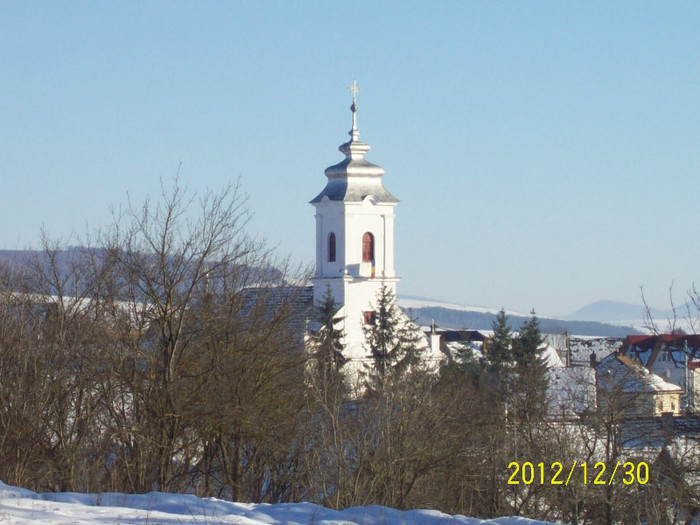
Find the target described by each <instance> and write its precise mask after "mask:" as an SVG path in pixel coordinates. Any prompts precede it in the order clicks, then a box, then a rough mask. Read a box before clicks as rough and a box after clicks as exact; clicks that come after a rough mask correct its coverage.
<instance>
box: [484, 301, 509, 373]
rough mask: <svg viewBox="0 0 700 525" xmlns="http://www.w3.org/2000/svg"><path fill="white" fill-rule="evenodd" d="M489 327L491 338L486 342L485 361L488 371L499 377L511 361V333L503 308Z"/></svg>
mask: <svg viewBox="0 0 700 525" xmlns="http://www.w3.org/2000/svg"><path fill="white" fill-rule="evenodd" d="M491 326H492V330H493V336H491V339H490V340H489V342H488V346H487V352H486V360H487V362H488V366H489V369H490V370H491V371H492V372H495V373H496V374H498V375H500V374H501V372H502V371H503V370H504V368H508V367H509V365H510V363H511V362H512V361H513V332H512V330H511V329H510V326H508V316H507V315H506V312H505V310H504V309H503V308H501V310H500V311H499V312H498V314H497V315H496V319H495V320H494V321H493V323H492V325H491Z"/></svg>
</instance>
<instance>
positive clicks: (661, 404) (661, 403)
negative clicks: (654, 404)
mask: <svg viewBox="0 0 700 525" xmlns="http://www.w3.org/2000/svg"><path fill="white" fill-rule="evenodd" d="M663 411H664V402H663V401H659V412H663Z"/></svg>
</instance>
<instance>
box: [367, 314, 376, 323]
mask: <svg viewBox="0 0 700 525" xmlns="http://www.w3.org/2000/svg"><path fill="white" fill-rule="evenodd" d="M364 317H365V324H374V322H375V320H376V319H377V314H376V312H364Z"/></svg>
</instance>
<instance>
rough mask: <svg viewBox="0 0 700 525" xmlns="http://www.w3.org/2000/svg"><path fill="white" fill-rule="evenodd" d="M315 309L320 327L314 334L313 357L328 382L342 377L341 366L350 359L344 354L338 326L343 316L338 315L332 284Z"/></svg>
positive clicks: (319, 374) (317, 368) (321, 378)
mask: <svg viewBox="0 0 700 525" xmlns="http://www.w3.org/2000/svg"><path fill="white" fill-rule="evenodd" d="M315 309H316V316H315V319H316V321H317V322H318V323H319V324H320V328H319V330H318V331H317V332H316V333H315V334H314V336H313V342H314V350H313V358H314V360H315V367H316V372H317V374H318V377H319V379H320V380H321V381H322V382H323V383H324V384H328V383H329V382H332V381H334V380H336V379H339V378H340V375H341V368H342V367H343V365H345V363H347V361H348V359H347V358H346V357H345V356H344V355H343V343H342V342H341V338H342V332H341V330H339V329H338V328H337V324H338V323H339V322H340V321H342V318H340V317H338V316H337V314H338V310H339V306H338V303H336V302H335V298H334V297H333V292H331V287H330V286H327V287H326V293H325V294H324V296H323V299H322V300H321V302H320V303H317V304H316V305H315Z"/></svg>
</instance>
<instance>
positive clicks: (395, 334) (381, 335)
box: [365, 286, 421, 389]
mask: <svg viewBox="0 0 700 525" xmlns="http://www.w3.org/2000/svg"><path fill="white" fill-rule="evenodd" d="M365 341H366V348H367V349H368V350H369V352H370V355H369V357H371V358H372V361H373V364H374V366H373V370H372V371H371V372H370V380H369V382H368V386H370V388H377V389H381V388H382V387H383V385H384V383H385V381H386V380H387V379H389V378H390V377H398V376H401V375H402V374H403V373H404V372H405V371H406V370H407V369H408V368H409V367H410V366H411V365H415V364H417V363H418V362H419V360H420V352H421V348H420V335H419V334H418V332H417V329H416V327H415V325H414V324H413V323H412V322H411V321H410V320H408V319H406V318H405V316H404V314H403V313H402V312H401V311H400V310H399V308H398V307H397V306H396V300H395V298H394V294H393V293H392V291H391V290H390V289H389V288H387V287H385V286H383V287H382V289H381V290H380V291H379V294H378V296H377V305H376V310H375V312H374V319H373V322H371V323H369V324H367V325H365Z"/></svg>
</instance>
